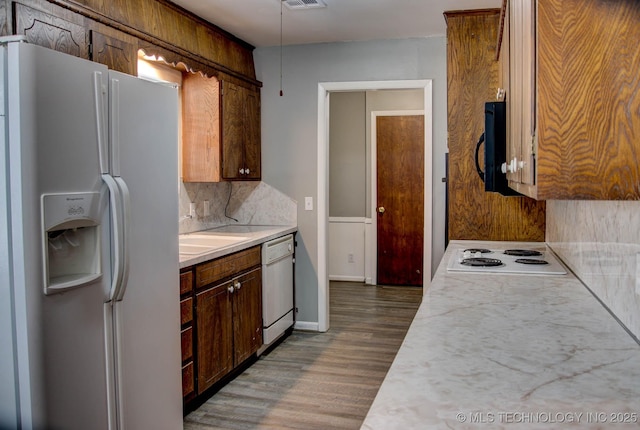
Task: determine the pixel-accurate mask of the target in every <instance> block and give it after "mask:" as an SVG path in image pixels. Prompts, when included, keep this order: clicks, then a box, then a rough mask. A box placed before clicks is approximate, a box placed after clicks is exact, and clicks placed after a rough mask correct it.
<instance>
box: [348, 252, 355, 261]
mask: <svg viewBox="0 0 640 430" xmlns="http://www.w3.org/2000/svg"><path fill="white" fill-rule="evenodd" d="M347 260H348V261H349V263H353V262H354V261H353V254H349V256H348V257H347Z"/></svg>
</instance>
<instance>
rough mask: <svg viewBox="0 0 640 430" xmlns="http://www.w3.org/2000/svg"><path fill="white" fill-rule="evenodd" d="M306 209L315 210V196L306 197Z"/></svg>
mask: <svg viewBox="0 0 640 430" xmlns="http://www.w3.org/2000/svg"><path fill="white" fill-rule="evenodd" d="M304 210H305V211H312V210H313V197H305V198H304Z"/></svg>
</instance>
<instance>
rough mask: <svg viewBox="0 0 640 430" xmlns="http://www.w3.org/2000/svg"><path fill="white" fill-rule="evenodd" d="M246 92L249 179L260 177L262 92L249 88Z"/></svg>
mask: <svg viewBox="0 0 640 430" xmlns="http://www.w3.org/2000/svg"><path fill="white" fill-rule="evenodd" d="M242 90H243V92H244V124H245V126H244V133H245V140H244V165H245V177H246V178H247V179H260V176H261V169H260V163H261V155H260V146H261V142H260V136H261V134H260V93H259V92H258V91H252V90H250V89H248V88H242Z"/></svg>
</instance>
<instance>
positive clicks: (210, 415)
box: [184, 282, 422, 430]
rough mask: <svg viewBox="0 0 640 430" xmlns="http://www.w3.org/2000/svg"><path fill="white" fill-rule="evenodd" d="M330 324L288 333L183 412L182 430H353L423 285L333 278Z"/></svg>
mask: <svg viewBox="0 0 640 430" xmlns="http://www.w3.org/2000/svg"><path fill="white" fill-rule="evenodd" d="M330 288H331V290H330V297H331V304H330V306H331V308H330V310H331V312H330V315H331V324H330V325H331V328H330V330H329V331H328V332H327V333H311V332H302V331H294V332H293V333H292V334H291V335H290V336H289V337H288V338H287V339H285V341H284V342H282V343H281V344H280V345H279V346H278V347H277V348H275V349H274V350H273V351H271V352H270V353H269V354H266V355H263V356H262V357H260V359H259V360H258V361H257V362H256V363H255V364H254V365H253V366H251V367H250V368H249V369H247V370H246V371H245V372H243V373H242V374H241V375H239V376H238V377H237V378H236V379H234V380H233V381H232V382H230V383H229V384H228V385H226V386H225V387H224V388H222V389H221V390H220V391H219V392H218V393H216V394H215V395H214V396H213V397H212V398H211V399H209V400H208V401H207V402H206V403H205V404H203V405H202V406H201V407H200V408H199V409H197V410H196V411H194V412H192V413H190V414H189V415H187V417H186V418H185V420H184V428H185V430H205V429H206V430H209V429H305V430H307V429H322V430H325V429H358V428H360V426H361V424H362V421H363V420H364V417H365V416H366V414H367V411H368V410H369V407H370V405H371V403H372V402H373V399H374V398H375V396H376V393H377V392H378V388H379V387H380V384H381V383H382V380H383V379H384V377H385V375H386V373H387V370H388V369H389V366H390V365H391V362H392V361H393V358H394V357H395V355H396V352H397V351H398V348H399V347H400V345H401V343H402V340H403V338H404V335H405V333H406V331H407V329H408V327H409V325H410V324H411V320H412V319H413V316H414V315H415V312H416V310H417V309H418V305H419V304H420V300H421V298H422V289H421V288H415V287H381V286H369V285H364V284H360V283H351V282H331V286H330Z"/></svg>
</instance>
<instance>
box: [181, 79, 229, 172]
mask: <svg viewBox="0 0 640 430" xmlns="http://www.w3.org/2000/svg"><path fill="white" fill-rule="evenodd" d="M182 77H183V79H182V173H181V174H182V180H183V181H184V182H219V181H220V180H221V176H220V82H219V81H218V79H217V78H215V77H211V78H208V77H206V76H202V75H201V74H200V73H183V74H182Z"/></svg>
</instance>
